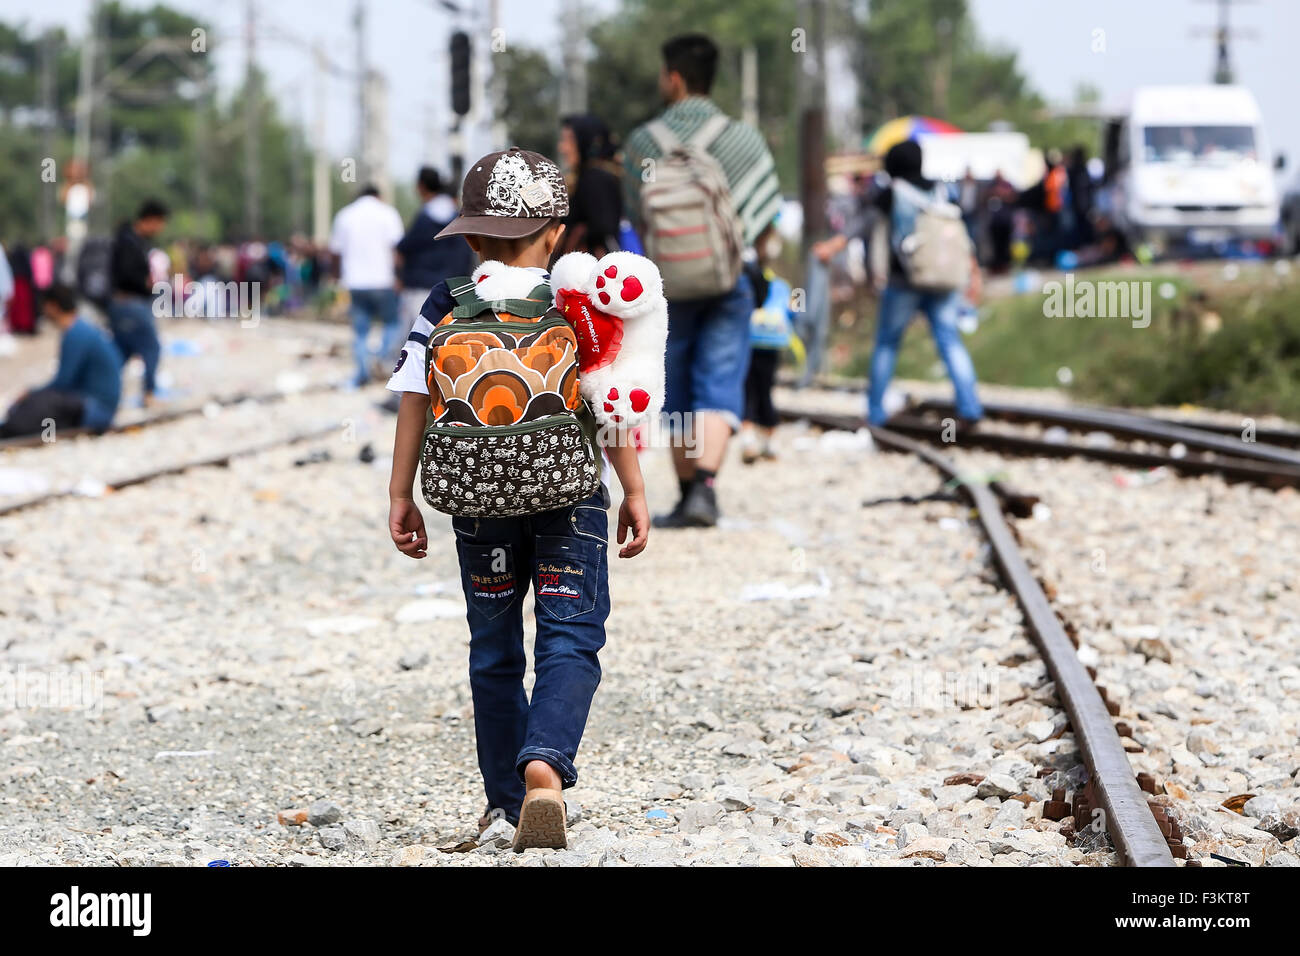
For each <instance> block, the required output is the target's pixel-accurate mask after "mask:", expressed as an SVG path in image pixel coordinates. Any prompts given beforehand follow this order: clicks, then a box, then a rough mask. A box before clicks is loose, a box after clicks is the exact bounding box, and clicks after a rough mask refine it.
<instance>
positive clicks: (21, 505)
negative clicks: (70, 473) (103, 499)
mask: <svg viewBox="0 0 1300 956" xmlns="http://www.w3.org/2000/svg"><path fill="white" fill-rule="evenodd" d="M338 430H339V423H338V422H333V423H331V424H329V425H322V426H320V427H318V428H311V429H307V430H306V431H301V432H295V433H294V434H292V435H287V436H285V437H284V438H276V439H272V440H270V441H265V442H260V443H258V444H256V445H247V446H245V447H243V448H236V449H234V450H232V451H225V452H220V453H219V454H216V455H207V456H204V457H202V458H198V459H193V460H191V461H185V462H180V463H178V464H175V465H164V466H162V467H161V468H153V469H149V470H147V471H142V472H137V473H136V474H134V475H126V476H123V477H122V478H117V479H114V480H112V481H108V482H105V487H106V488H107V489H108V490H110V491H117V490H119V489H121V488H129V487H131V486H132V485H142V484H146V483H148V482H150V481H154V480H155V479H157V478H164V477H166V476H168V475H176V474H180V473H181V472H184V471H189V470H190V469H191V468H210V467H213V466H216V465H221V466H224V465H228V464H230V462H231V459H234V458H245V457H247V456H249V455H258V454H261V453H262V452H266V451H272V450H274V449H276V448H280V447H287V446H289V445H296V444H298V443H299V442H304V441H311V440H312V439H315V438H321V437H323V436H325V435H329V434H331V433H333V432H337V431H338ZM76 497H81V496H80V495H78V494H77V492H76V491H75V490H73V489H71V488H61V489H59V490H56V491H46V492H42V493H41V494H38V495H30V496H28V497H26V498H21V499H19V500H18V501H11V502H8V503H5V504H0V516H3V515H9V514H13V513H14V512H16V511H24V510H26V509H27V508H35V507H37V506H38V505H43V504H45V503H47V502H50V501H54V500H57V499H60V498H76Z"/></svg>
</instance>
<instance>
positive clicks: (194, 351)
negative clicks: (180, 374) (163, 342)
mask: <svg viewBox="0 0 1300 956" xmlns="http://www.w3.org/2000/svg"><path fill="white" fill-rule="evenodd" d="M167 354H168V355H170V356H173V357H175V358H193V357H194V356H196V355H202V354H203V346H201V345H199V343H198V342H192V341H190V340H189V339H172V340H171V341H170V342H168V343H167Z"/></svg>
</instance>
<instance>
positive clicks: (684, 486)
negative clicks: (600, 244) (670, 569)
mask: <svg viewBox="0 0 1300 956" xmlns="http://www.w3.org/2000/svg"><path fill="white" fill-rule="evenodd" d="M663 59H664V62H663V69H662V70H661V72H660V75H659V92H660V94H661V95H662V96H663V98H664V100H665V102H666V103H667V104H668V108H667V109H666V110H665V111H664V112H663V113H662V114H660V115H659V116H658V117H657V118H656V119H654V120H652V121H651V122H649V123H647V124H645V125H644V126H639V127H637V128H636V129H635V130H633V131H632V133H631V134H630V135H629V136H628V138H627V142H626V144H625V147H624V164H625V166H626V169H625V174H624V177H623V182H624V188H625V194H626V195H625V199H626V202H625V203H624V208H625V209H627V210H628V213H629V215H630V216H631V217H632V219H633V224H634V225H635V226H636V227H637V230H638V232H639V233H640V235H641V239H642V242H643V244H644V246H645V251H646V255H647V256H648V257H649V258H650V259H652V260H654V262H655V264H656V265H657V266H658V267H659V271H660V272H661V273H662V275H663V283H664V294H665V295H666V296H667V297H668V354H667V396H666V399H665V402H664V409H665V411H666V413H667V417H668V422H667V424H668V426H669V428H670V429H671V430H672V431H673V432H674V441H673V447H672V453H673V466H674V468H675V470H676V472H677V479H678V482H679V484H680V486H681V500H679V501H678V503H677V506H676V507H675V508H673V510H672V512H670V513H669V514H667V515H661V516H658V517H656V518H655V524H656V525H657V526H659V527H668V528H680V527H712V526H713V525H715V524H717V522H718V502H717V496H716V494H715V492H714V479H715V477H716V475H717V472H718V469H719V468H720V467H721V465H722V460H723V457H724V455H725V453H726V450H727V443H728V441H729V440H730V438H731V436H732V434H734V433H735V432H736V431H738V430H739V429H740V423H741V418H742V416H743V415H744V410H745V373H746V371H747V370H748V367H749V319H750V315H751V314H752V313H753V311H754V293H753V289H752V287H751V284H750V280H749V278H748V277H747V276H746V275H745V274H744V272H743V271H742V269H741V258H742V254H743V252H744V249H745V247H746V246H749V245H752V244H753V242H754V240H755V239H756V238H757V237H758V235H759V234H760V233H761V232H762V231H763V229H764V228H765V227H766V226H767V225H768V224H769V223H770V222H771V221H772V220H773V219H774V218H775V217H776V214H777V212H778V210H779V209H780V207H781V201H782V197H781V191H780V184H779V183H778V181H777V176H776V164H775V162H774V161H773V159H772V154H771V152H770V151H769V150H768V148H767V144H766V143H765V142H764V140H763V136H762V134H761V133H759V132H758V130H756V129H754V128H753V127H752V126H749V125H747V124H745V123H742V122H739V121H737V120H734V119H731V118H730V117H728V116H727V115H726V114H724V113H723V112H722V111H721V110H720V109H719V108H718V107H717V105H716V104H715V103H714V102H713V101H712V100H711V99H709V91H710V89H711V88H712V86H713V78H714V75H715V73H716V72H717V66H718V48H717V46H715V45H714V43H713V41H712V40H710V39H709V38H708V37H706V36H703V35H701V34H687V35H684V36H679V37H674V38H673V39H671V40H669V41H668V42H667V43H665V44H664V45H663ZM692 451H698V455H697V456H696V457H692V455H691V454H690V452H692Z"/></svg>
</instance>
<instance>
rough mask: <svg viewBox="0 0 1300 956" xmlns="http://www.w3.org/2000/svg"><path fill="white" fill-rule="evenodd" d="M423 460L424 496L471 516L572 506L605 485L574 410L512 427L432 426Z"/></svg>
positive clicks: (432, 503)
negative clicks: (572, 413) (573, 413)
mask: <svg viewBox="0 0 1300 956" xmlns="http://www.w3.org/2000/svg"><path fill="white" fill-rule="evenodd" d="M421 465H422V476H421V490H422V491H423V493H424V500H425V501H427V502H428V503H429V505H430V506H431V507H433V508H436V509H437V510H438V511H441V512H443V513H445V514H452V515H463V516H467V517H485V518H488V517H490V518H502V517H509V516H512V515H523V514H537V513H538V512H541V511H550V510H551V509H553V508H565V507H568V506H570V505H573V504H576V503H578V502H580V501H583V500H584V499H586V498H588V497H590V496H591V495H593V494H595V492H596V489H597V488H599V487H600V462H599V461H598V460H597V459H596V456H595V453H594V451H593V449H592V446H591V444H590V442H589V441H588V440H587V437H586V435H585V434H584V432H583V429H582V424H581V423H580V422H579V421H578V419H577V418H576V417H575V416H573V415H570V414H561V415H551V416H547V417H545V418H540V419H537V420H535V421H529V422H520V423H519V424H516V425H505V426H484V427H476V426H463V425H430V426H429V427H428V428H427V429H425V433H424V449H423V454H422V455H421Z"/></svg>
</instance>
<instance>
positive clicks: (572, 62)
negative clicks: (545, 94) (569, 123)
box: [560, 0, 587, 116]
mask: <svg viewBox="0 0 1300 956" xmlns="http://www.w3.org/2000/svg"><path fill="white" fill-rule="evenodd" d="M561 16H562V21H563V23H564V27H563V32H562V34H561V41H560V42H561V44H562V50H563V57H564V78H563V79H562V80H561V83H560V115H561V116H567V115H569V114H573V113H579V114H581V113H586V112H587V58H586V56H585V55H584V52H583V48H582V45H583V42H584V38H585V37H586V35H587V33H586V30H585V29H584V28H583V22H584V21H583V16H582V0H565V3H564V9H563V13H562V15H561Z"/></svg>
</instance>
